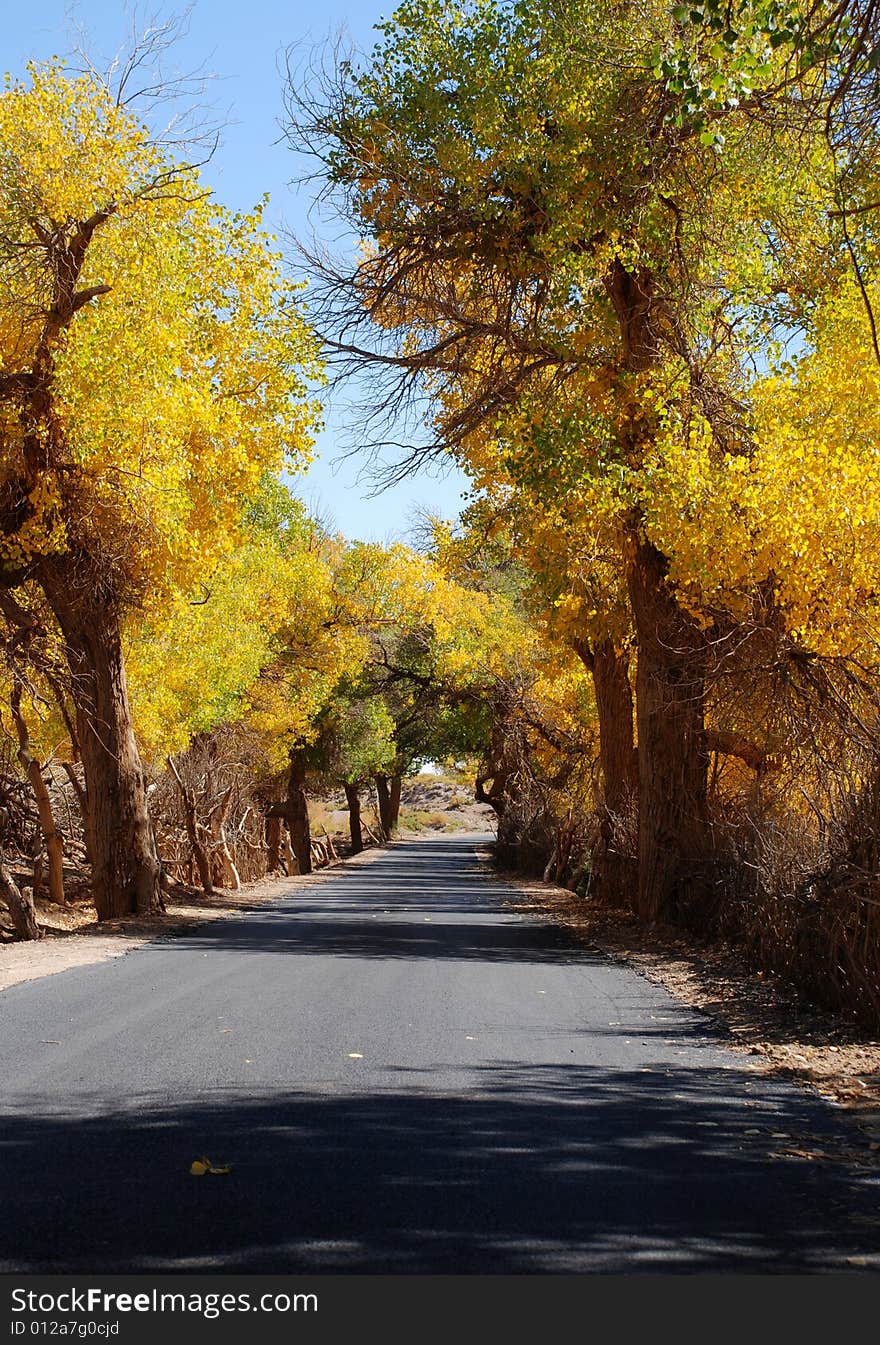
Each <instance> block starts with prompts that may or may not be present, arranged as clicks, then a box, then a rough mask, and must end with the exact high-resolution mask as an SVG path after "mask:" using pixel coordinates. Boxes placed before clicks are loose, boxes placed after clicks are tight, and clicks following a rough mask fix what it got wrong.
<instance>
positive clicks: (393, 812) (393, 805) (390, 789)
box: [375, 772, 403, 840]
mask: <svg viewBox="0 0 880 1345" xmlns="http://www.w3.org/2000/svg"><path fill="white" fill-rule="evenodd" d="M375 780H376V797H377V798H378V800H379V821H380V822H381V824H382V830H383V832H384V833H385V839H386V840H389V839H390V838H391V837H392V836H393V835H394V833H395V831H396V830H397V823H398V821H399V819H400V788H401V785H402V783H403V780H402V777H401V776H400V775H391V776H388V775H385V774H383V773H382V772H379V773H378V774H377V775H376V776H375Z"/></svg>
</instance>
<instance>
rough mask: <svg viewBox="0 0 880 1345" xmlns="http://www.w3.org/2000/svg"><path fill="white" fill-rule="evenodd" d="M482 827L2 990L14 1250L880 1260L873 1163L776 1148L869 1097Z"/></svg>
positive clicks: (419, 1260)
mask: <svg viewBox="0 0 880 1345" xmlns="http://www.w3.org/2000/svg"><path fill="white" fill-rule="evenodd" d="M475 845H476V841H475V839H474V838H468V839H445V838H444V839H432V840H426V841H419V842H407V843H404V844H401V845H398V846H396V847H395V848H394V849H392V850H390V851H389V852H388V853H387V854H385V855H383V856H381V857H379V858H377V859H374V860H373V861H372V862H370V863H366V864H363V865H361V866H357V867H351V868H349V869H341V870H340V871H339V873H338V875H337V876H334V877H332V878H330V879H329V880H328V879H327V877H326V876H325V877H324V880H323V881H322V882H321V883H320V884H315V885H314V886H311V887H307V886H301V887H296V888H295V889H292V890H291V892H290V895H289V896H287V897H285V898H282V899H281V900H279V901H278V902H277V903H276V904H274V905H273V906H271V907H270V908H268V909H267V908H262V909H259V910H251V911H247V910H245V911H244V912H243V913H242V914H241V915H240V916H237V917H233V918H231V919H228V920H223V921H218V922H215V923H213V924H211V925H206V926H202V927H201V928H199V929H198V930H197V931H195V932H193V933H191V934H189V935H188V936H185V937H177V938H174V939H167V940H162V941H159V942H155V943H153V944H150V945H147V946H145V947H143V948H140V949H138V950H137V951H135V952H132V953H131V954H129V955H128V956H126V957H124V958H118V959H115V960H113V961H111V962H105V963H102V964H100V965H96V966H92V967H83V968H77V969H75V970H71V971H67V972H64V973H62V974H60V975H56V976H51V977H48V978H46V979H44V980H41V981H36V982H31V983H28V984H23V985H19V986H16V987H14V988H12V989H10V990H8V991H6V992H4V993H3V994H2V995H0V1080H2V1090H3V1096H2V1102H0V1270H3V1271H7V1272H8V1271H83V1270H90V1271H99V1270H103V1271H110V1270H113V1271H129V1272H138V1271H169V1270H178V1271H183V1270H186V1271H191V1272H195V1271H204V1270H226V1271H280V1270H285V1271H301V1272H304V1271H332V1272H338V1271H346V1270H350V1271H357V1272H364V1271H368V1272H374V1271H375V1272H389V1271H407V1272H417V1271H418V1272H451V1271H456V1272H490V1273H494V1272H514V1273H519V1272H579V1271H619V1270H626V1271H631V1270H649V1271H656V1270H678V1271H689V1270H761V1271H768V1270H772V1271H783V1270H788V1271H791V1270H827V1269H835V1268H845V1269H853V1268H854V1267H860V1266H863V1265H868V1266H871V1267H874V1268H876V1267H877V1266H880V1259H878V1255H877V1254H878V1252H880V1227H878V1223H880V1218H878V1216H880V1209H878V1203H877V1195H878V1179H877V1177H876V1176H873V1175H872V1174H871V1170H870V1169H864V1168H859V1167H852V1166H850V1165H849V1164H848V1162H847V1161H844V1160H842V1159H836V1160H834V1161H814V1160H810V1159H804V1158H798V1157H791V1156H788V1157H780V1156H778V1155H779V1154H781V1153H783V1152H784V1151H785V1150H797V1149H801V1150H810V1151H813V1152H815V1151H823V1152H834V1151H835V1150H836V1148H839V1146H840V1145H843V1146H844V1147H846V1146H847V1145H848V1143H849V1142H850V1141H851V1139H852V1138H853V1131H852V1129H851V1123H850V1122H849V1120H848V1119H847V1118H846V1117H845V1116H843V1115H842V1114H841V1113H840V1111H839V1110H837V1109H835V1108H833V1107H832V1106H830V1105H829V1104H826V1103H824V1102H822V1101H820V1100H817V1099H815V1098H813V1097H812V1096H810V1095H808V1094H806V1093H804V1092H802V1091H800V1090H796V1089H794V1088H792V1087H789V1086H786V1085H785V1084H783V1083H772V1082H768V1081H767V1080H766V1079H764V1078H762V1077H760V1076H758V1075H757V1074H756V1073H755V1072H754V1070H752V1069H750V1068H749V1060H748V1057H744V1056H742V1055H736V1054H733V1053H731V1052H729V1051H728V1050H726V1049H725V1047H724V1044H723V1042H722V1041H720V1040H719V1039H717V1038H716V1037H714V1036H713V1031H712V1029H711V1028H710V1027H709V1025H708V1024H707V1022H706V1021H705V1020H703V1019H701V1018H700V1017H699V1016H698V1015H695V1014H693V1013H691V1012H690V1011H688V1010H686V1009H685V1008H683V1007H681V1006H679V1005H678V1004H676V1003H675V1002H673V1001H672V1000H671V999H670V998H669V997H668V996H667V995H666V993H665V992H664V991H663V990H661V989H659V988H657V987H656V986H652V985H650V984H648V983H647V982H645V981H644V980H642V979H641V978H640V977H639V976H637V975H636V974H635V973H633V972H631V971H629V970H626V969H624V968H621V967H619V966H617V965H614V964H612V963H610V962H609V961H607V960H605V959H604V958H602V957H601V956H600V955H599V954H597V953H594V952H591V951H590V950H588V949H585V948H583V947H579V946H578V945H577V944H575V943H574V942H573V940H572V939H571V937H570V936H569V935H568V934H567V933H566V932H565V931H564V930H562V929H560V928H557V927H554V926H553V925H551V924H548V923H546V922H544V921H539V920H534V919H531V918H525V917H523V916H522V915H520V914H519V913H518V912H516V911H515V910H513V909H511V907H510V905H509V904H507V903H508V901H509V899H510V897H511V896H512V895H513V893H512V892H511V891H510V890H509V889H505V888H504V887H503V886H502V885H500V884H498V883H497V882H493V881H490V880H488V879H487V878H485V877H484V876H483V875H482V874H481V873H480V866H479V864H478V862H477V859H476V856H475ZM202 1154H205V1155H207V1156H208V1157H209V1158H211V1159H212V1160H213V1162H214V1163H215V1164H221V1163H223V1164H231V1165H232V1171H231V1172H230V1173H229V1174H228V1175H226V1176H204V1177H194V1176H191V1175H190V1170H189V1169H190V1164H191V1162H192V1160H193V1159H194V1158H197V1157H198V1156H200V1155H202Z"/></svg>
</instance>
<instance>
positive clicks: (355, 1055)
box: [348, 1051, 364, 1060]
mask: <svg viewBox="0 0 880 1345" xmlns="http://www.w3.org/2000/svg"><path fill="white" fill-rule="evenodd" d="M348 1058H349V1060H363V1058H364V1057H363V1056H362V1055H361V1053H360V1051H349V1053H348Z"/></svg>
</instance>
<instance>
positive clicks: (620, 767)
mask: <svg viewBox="0 0 880 1345" xmlns="http://www.w3.org/2000/svg"><path fill="white" fill-rule="evenodd" d="M593 686H594V688H595V693H596V711H597V714H598V718H599V759H600V762H601V765H602V780H603V796H604V803H605V807H606V808H607V809H608V811H609V812H610V813H614V814H615V815H619V814H621V813H624V812H625V811H626V809H627V808H628V806H629V804H630V802H631V800H632V797H633V795H634V793H635V792H636V789H637V787H638V766H637V761H636V751H635V734H634V730H633V696H632V687H631V685H630V680H629V652H628V651H627V650H620V649H616V648H615V647H614V645H613V644H612V642H611V641H610V640H606V641H604V642H603V643H602V644H600V645H598V646H597V648H596V650H595V653H594V655H593Z"/></svg>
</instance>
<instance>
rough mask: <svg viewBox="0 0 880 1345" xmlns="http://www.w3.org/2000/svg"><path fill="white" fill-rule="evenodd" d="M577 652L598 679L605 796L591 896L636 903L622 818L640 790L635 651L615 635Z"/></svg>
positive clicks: (580, 644) (579, 646)
mask: <svg viewBox="0 0 880 1345" xmlns="http://www.w3.org/2000/svg"><path fill="white" fill-rule="evenodd" d="M574 647H575V651H576V652H577V654H578V655H579V657H580V658H581V661H582V662H583V663H584V665H585V667H587V668H588V669H589V671H590V673H591V675H592V678H593V690H594V694H595V697H596V714H597V718H598V721H599V763H600V766H601V768H602V801H601V805H600V808H599V835H598V837H597V839H596V843H595V845H594V846H593V852H592V855H591V856H590V896H591V897H593V898H598V899H600V900H601V901H605V902H608V903H609V904H611V905H615V906H619V905H632V904H633V902H634V901H635V898H636V875H635V864H634V862H633V859H632V857H631V856H628V855H625V854H621V852H620V848H619V836H618V834H616V833H619V821H618V819H619V818H621V817H623V816H624V815H625V814H626V812H627V811H628V809H629V808H630V806H631V805H632V802H633V800H634V798H635V797H636V794H637V792H638V763H637V759H636V749H635V733H634V726H633V696H632V687H631V685H630V680H629V652H628V651H627V650H620V649H617V648H616V647H615V645H614V643H613V642H612V641H611V640H604V641H602V643H601V644H598V645H596V647H595V649H593V648H591V647H590V646H588V645H587V644H586V642H582V641H578V642H576V643H575V646H574Z"/></svg>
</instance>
